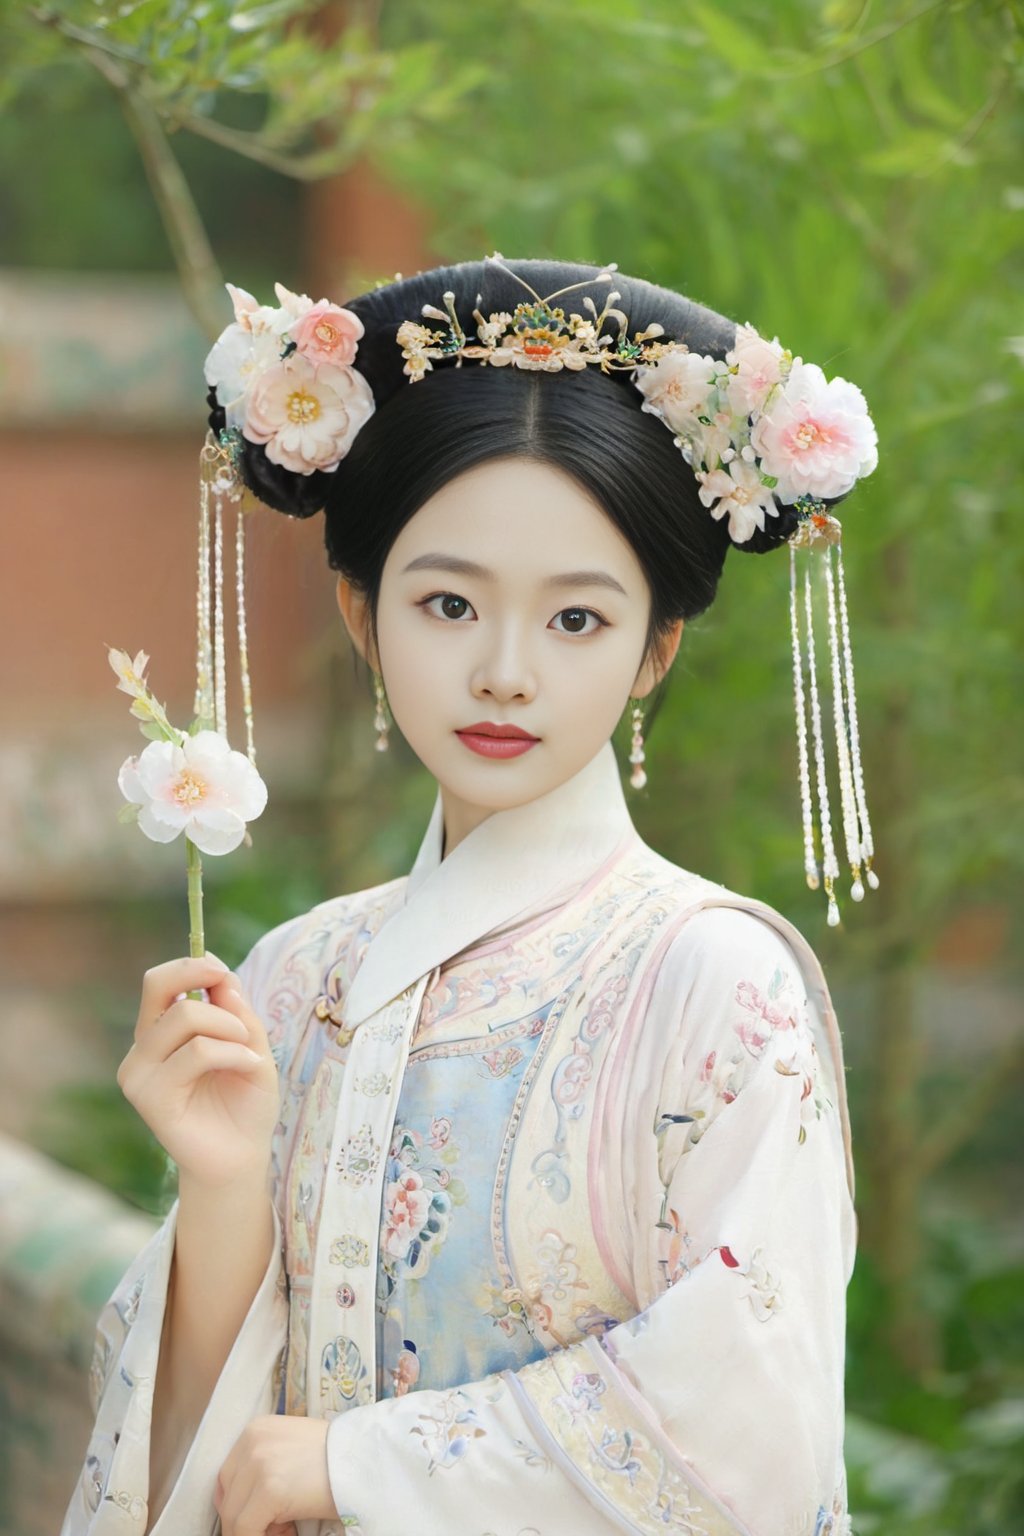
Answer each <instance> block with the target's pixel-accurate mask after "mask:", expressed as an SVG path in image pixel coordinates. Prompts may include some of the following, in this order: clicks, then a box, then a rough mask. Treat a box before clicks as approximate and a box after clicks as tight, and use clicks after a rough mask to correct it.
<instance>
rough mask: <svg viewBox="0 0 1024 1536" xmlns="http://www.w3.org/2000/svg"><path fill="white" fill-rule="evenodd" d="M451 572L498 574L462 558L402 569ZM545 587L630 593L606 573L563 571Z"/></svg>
mask: <svg viewBox="0 0 1024 1536" xmlns="http://www.w3.org/2000/svg"><path fill="white" fill-rule="evenodd" d="M428 570H429V571H448V572H449V574H450V575H453V576H476V577H478V578H479V579H480V580H481V581H496V580H497V577H496V576H495V573H494V572H493V571H491V570H488V568H487V567H486V566H485V565H477V563H476V561H475V560H464V559H463V558H462V557H461V556H460V555H442V554H428V555H417V556H416V559H415V560H410V561H409V564H408V565H406V566H403V567H402V575H403V576H405V575H406V574H407V573H408V572H409V571H428ZM541 586H542V587H609V588H611V590H612V591H613V592H621V593H622V595H623V597H628V596H629V593H628V592H627V591H626V589H625V587H624V586H623V585H622V583H621V582H618V581H616V580H615V577H614V576H609V574H608V572H607V571H563V572H562V573H561V574H560V575H558V576H546V577H545V578H544V580H543V581H542V582H541Z"/></svg>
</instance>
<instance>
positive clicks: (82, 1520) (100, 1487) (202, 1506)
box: [61, 918, 301, 1536]
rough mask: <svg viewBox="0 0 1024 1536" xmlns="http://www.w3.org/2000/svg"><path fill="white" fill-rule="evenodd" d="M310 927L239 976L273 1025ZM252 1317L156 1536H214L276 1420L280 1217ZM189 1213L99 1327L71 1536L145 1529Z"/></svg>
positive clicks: (136, 1267) (166, 1223) (164, 1233)
mask: <svg viewBox="0 0 1024 1536" xmlns="http://www.w3.org/2000/svg"><path fill="white" fill-rule="evenodd" d="M300 923H301V918H298V919H296V918H293V919H289V920H288V921H287V922H285V923H282V924H280V925H279V926H278V927H277V928H274V929H271V930H270V931H269V932H268V933H266V934H264V935H263V937H262V938H260V939H259V940H258V941H257V942H256V944H255V945H254V946H253V947H252V949H251V950H250V951H249V954H248V955H247V956H246V958H245V959H244V960H243V962H242V963H241V965H239V966H238V967H236V974H237V975H238V977H239V979H240V980H241V982H242V987H243V991H244V992H245V994H246V996H247V997H248V998H249V1000H250V1001H251V1003H252V1005H253V1007H254V1009H255V1011H256V1012H257V1013H259V1014H260V1016H261V1018H265V1014H264V1011H263V1000H264V994H265V990H266V987H267V985H268V983H269V981H270V978H271V976H272V975H273V974H274V972H275V970H276V967H277V964H278V962H279V960H280V959H281V957H282V956H283V955H285V954H286V953H287V952H288V950H289V947H290V945H291V944H292V943H293V942H294V939H295V932H296V928H297V926H298V925H299V924H300ZM269 1192H271V1193H273V1194H274V1195H275V1198H274V1202H273V1203H274V1212H273V1221H274V1247H273V1251H272V1256H271V1258H270V1261H269V1262H268V1264H267V1268H266V1272H265V1274H264V1276H263V1278H262V1280H261V1281H260V1284H259V1287H258V1289H257V1291H256V1294H255V1296H254V1297H253V1300H252V1305H251V1306H250V1308H249V1311H248V1313H247V1314H246V1317H245V1320H244V1321H243V1323H242V1326H241V1328H240V1330H239V1332H238V1334H237V1336H236V1338H235V1342H234V1344H233V1345H232V1348H231V1351H230V1353H229V1355H228V1358H227V1360H226V1361H225V1363H224V1369H223V1370H222V1371H221V1374H220V1376H219V1377H218V1379H217V1381H216V1383H215V1384H214V1388H213V1392H212V1394H211V1397H210V1400H209V1402H208V1404H207V1407H206V1410H205V1412H204V1414H203V1417H202V1419H201V1420H200V1423H199V1426H198V1428H197V1430H196V1433H195V1436H194V1438H193V1440H192V1443H191V1445H190V1447H189V1449H188V1451H187V1453H186V1456H185V1459H184V1461H183V1463H182V1466H181V1469H180V1471H179V1473H178V1476H177V1478H176V1480H175V1483H174V1486H173V1488H172V1489H171V1492H170V1494H169V1496H168V1499H167V1503H166V1504H165V1506H164V1509H163V1510H162V1512H161V1514H160V1517H159V1519H158V1520H157V1522H156V1525H155V1526H154V1527H153V1532H152V1536H185V1533H186V1532H187V1533H188V1536H210V1533H212V1532H213V1531H214V1529H215V1525H216V1522H217V1520H218V1516H217V1513H216V1510H215V1508H214V1504H213V1496H214V1492H215V1490H216V1483H217V1475H218V1473H219V1472H220V1469H221V1466H222V1465H223V1463H224V1461H225V1459H226V1457H227V1455H228V1453H229V1452H230V1450H231V1448H232V1446H233V1445H234V1444H235V1441H236V1440H237V1439H238V1437H239V1435H240V1434H241V1432H242V1430H243V1429H244V1428H245V1426H246V1424H247V1423H248V1422H249V1421H250V1420H251V1419H252V1418H254V1417H255V1416H256V1415H258V1414H263V1413H273V1412H274V1407H275V1400H276V1393H277V1383H278V1377H279V1374H280V1371H281V1364H282V1354H283V1351H284V1349H285V1347H286V1343H287V1335H288V1303H287V1292H286V1279H285V1269H284V1257H283V1252H282V1240H281V1217H280V1214H279V1210H278V1208H277V1206H278V1201H277V1198H276V1191H269ZM177 1216H178V1201H177V1200H175V1202H174V1204H173V1205H172V1207H171V1209H170V1211H169V1212H168V1213H167V1216H166V1217H165V1218H164V1220H163V1222H162V1223H161V1225H160V1226H159V1227H158V1228H157V1230H156V1231H155V1232H154V1233H153V1235H152V1237H151V1238H150V1239H149V1241H148V1242H147V1243H146V1245H145V1246H144V1248H143V1249H142V1250H141V1252H140V1253H139V1254H138V1255H137V1256H136V1258H135V1259H134V1260H133V1261H132V1263H131V1264H130V1265H129V1267H128V1269H127V1270H126V1271H125V1273H124V1275H123V1276H122V1277H121V1279H120V1280H119V1281H118V1283H117V1285H116V1287H115V1289H114V1292H113V1294H112V1295H111V1297H110V1299H109V1300H108V1301H107V1302H106V1304H105V1305H104V1307H103V1309H102V1311H101V1312H100V1315H99V1318H98V1320H97V1324H96V1336H95V1346H94V1351H93V1359H92V1368H91V1370H90V1373H89V1389H88V1390H89V1401H90V1404H91V1407H92V1410H93V1414H94V1416H95V1422H94V1425H93V1432H92V1435H91V1437H90V1440H89V1443H88V1446H87V1448H86V1453H85V1460H84V1464H83V1467H82V1471H81V1474H80V1476H79V1479H78V1482H77V1484H76V1486H75V1489H74V1492H73V1494H72V1496H71V1500H70V1503H69V1505H68V1508H67V1512H66V1514H65V1516H64V1523H63V1525H62V1526H61V1536H107V1533H113V1532H117V1533H123V1532H125V1531H137V1532H140V1533H141V1532H142V1531H144V1530H145V1528H146V1518H147V1498H148V1494H149V1460H150V1416H151V1412H152V1405H153V1390H154V1386H155V1382H156V1371H157V1364H158V1361H159V1357H160V1340H161V1334H162V1331H163V1325H164V1314H165V1308H166V1304H167V1288H168V1280H169V1277H170V1272H171V1261H172V1258H173V1254H174V1239H175V1230H176V1226H177Z"/></svg>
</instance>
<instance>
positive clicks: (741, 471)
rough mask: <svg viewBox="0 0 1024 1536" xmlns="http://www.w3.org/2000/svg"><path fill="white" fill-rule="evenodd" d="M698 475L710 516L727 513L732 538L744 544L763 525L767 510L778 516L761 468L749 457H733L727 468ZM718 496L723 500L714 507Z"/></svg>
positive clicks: (716, 516) (735, 541)
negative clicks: (762, 478) (713, 503)
mask: <svg viewBox="0 0 1024 1536" xmlns="http://www.w3.org/2000/svg"><path fill="white" fill-rule="evenodd" d="M697 478H698V479H699V480H700V482H701V487H700V491H699V492H698V494H699V496H700V499H701V501H702V502H703V503H704V505H705V506H706V507H711V516H712V517H713V518H715V519H716V521H720V520H721V519H722V518H723V517H725V516H726V515H728V518H729V537H730V538H731V539H732V540H733V542H734V543H736V544H745V543H746V542H747V540H748V539H749V538H750V536H751V534H752V533H753V532H754V529H755V528H763V527H764V519H765V513H768V514H769V516H771V517H778V515H779V509H778V507H777V506H776V505H775V503H774V501H773V500H772V493H771V490H770V488H769V487H768V486H767V485H764V484H763V483H762V481H761V475H760V472H759V470H758V469H757V468H756V467H755V466H754V465H753V464H748V463H747V461H746V459H742V458H738V457H737V458H733V459H730V460H729V465H728V468H726V469H714V470H712V471H711V472H710V474H698V477H697ZM716 498H720V499H719V500H718V501H717V504H716V505H715V506H712V505H711V504H712V502H714V501H715V500H716Z"/></svg>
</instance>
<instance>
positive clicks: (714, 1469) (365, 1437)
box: [62, 742, 857, 1536]
mask: <svg viewBox="0 0 1024 1536" xmlns="http://www.w3.org/2000/svg"><path fill="white" fill-rule="evenodd" d="M443 839H444V825H443V815H442V807H441V799H440V794H438V797H437V800H436V802H435V805H434V810H433V813H432V816H431V819H430V823H429V826H428V828H427V831H426V834H425V836H424V838H423V842H422V844H421V846H420V849H419V852H418V854H417V857H416V861H415V863H414V865H413V868H412V870H411V872H410V874H409V875H408V876H403V877H401V878H399V879H396V880H392V881H389V882H387V883H385V884H382V885H379V886H376V887H373V888H372V889H369V890H365V891H360V892H357V893H354V894H350V895H345V896H340V897H336V898H333V899H331V900H328V901H325V902H322V903H320V904H319V905H317V906H315V907H314V908H313V909H312V910H311V911H309V912H306V913H302V914H300V915H298V916H296V917H294V918H291V919H289V920H288V921H286V922H284V923H282V924H280V925H279V926H278V927H276V928H275V929H273V930H271V931H270V932H269V933H267V934H265V935H264V936H263V937H262V938H261V939H260V940H259V941H258V942H257V943H256V945H255V946H254V947H253V949H252V950H251V952H250V954H249V955H248V956H247V958H246V960H245V961H244V962H243V964H242V966H241V967H240V969H239V974H240V976H241V978H242V980H243V984H244V986H245V989H246V992H247V994H248V996H249V998H250V1000H251V1002H252V1004H253V1006H254V1007H255V1009H256V1010H257V1011H258V1012H259V1014H260V1016H261V1018H262V1019H263V1021H264V1023H265V1025H266V1027H267V1031H268V1035H269V1038H270V1042H271V1048H272V1050H273V1053H274V1057H275V1060H276V1062H277V1065H278V1070H279V1076H280V1086H281V1113H280V1118H279V1121H278V1125H277V1128H276V1131H275V1134H274V1141H273V1155H272V1179H271V1184H272V1195H273V1208H274V1232H275V1251H274V1254H273V1256H272V1259H271V1262H270V1264H269V1265H268V1268H267V1271H266V1273H265V1275H264V1277H263V1280H262V1282H261V1284H260V1286H259V1289H258V1291H257V1293H256V1295H255V1297H254V1299H253V1302H252V1305H251V1307H250V1310H249V1313H248V1315H247V1316H246V1318H245V1321H244V1322H243V1324H242V1327H241V1329H240V1331H239V1334H238V1336H237V1338H236V1340H235V1343H234V1345H233V1347H232V1350H231V1352H230V1355H229V1357H228V1359H227V1361H226V1363H225V1366H224V1369H223V1371H222V1373H221V1375H220V1377H219V1379H218V1381H217V1383H216V1385H215V1388H214V1391H213V1394H212V1396H211V1399H210V1402H209V1404H208V1406H207V1408H206V1411H205V1413H204V1415H203V1417H202V1420H201V1422H200V1423H199V1425H198V1426H197V1428H196V1432H195V1437H194V1439H193V1441H192V1444H191V1446H190V1449H189V1451H188V1454H187V1457H186V1460H185V1462H184V1465H183V1467H182V1469H181V1471H180V1473H179V1475H178V1478H177V1481H176V1482H175V1484H174V1486H173V1488H172V1490H171V1492H170V1495H169V1498H168V1502H167V1504H166V1506H165V1508H164V1510H163V1512H162V1514H161V1516H160V1518H159V1520H158V1521H157V1523H156V1525H155V1527H154V1531H153V1536H216V1533H217V1532H218V1530H219V1520H218V1517H217V1515H216V1511H215V1509H214V1506H213V1495H214V1490H215V1486H216V1481H217V1474H218V1472H219V1470H220V1467H221V1465H222V1463H223V1461H224V1460H225V1458H226V1457H227V1455H228V1453H229V1451H230V1450H231V1448H232V1446H233V1445H234V1443H235V1442H236V1440H237V1439H238V1436H239V1435H240V1434H241V1432H242V1430H243V1429H244V1427H245V1425H246V1423H247V1422H248V1421H249V1420H250V1419H251V1418H252V1417H254V1416H256V1415H258V1414H264V1413H273V1412H275V1411H276V1412H283V1413H289V1414H308V1415H313V1416H320V1417H323V1418H326V1419H328V1420H329V1430H328V1436H327V1459H328V1473H329V1477H330V1483H331V1490H332V1495H333V1497H334V1500H335V1503H336V1505H337V1512H338V1513H337V1519H336V1520H334V1521H301V1522H299V1536H341V1533H342V1532H343V1531H347V1532H348V1533H349V1536H352V1533H355V1536H359V1533H362V1536H400V1533H404V1532H406V1531H411V1530H415V1531H416V1532H417V1533H418V1536H603V1533H605V1532H633V1533H635V1532H645V1533H658V1536H664V1533H665V1532H673V1531H674V1532H685V1533H687V1536H725V1533H729V1536H735V1533H743V1536H848V1533H849V1529H850V1527H849V1516H848V1512H847V1504H846V1480H845V1470H844V1462H843V1411H844V1379H843V1371H844V1350H845V1294H846V1287H847V1284H848V1282H849V1279H850V1275H851V1273H852V1269H853V1263H854V1255H855V1248H856V1232H857V1221H856V1214H855V1210H854V1175H853V1162H852V1154H851V1144H850V1128H849V1118H848V1109H847V1102H846V1091H845V1082H844V1068H843V1056H842V1045H841V1038H840V1034H839V1029H838V1026H837V1022H836V1019H835V1014H834V1010H833V1007H832V1003H831V1000H830V997H829V992H828V988H827V985H826V982H825V978H824V975H823V973H822V970H821V967H820V964H819V962H818V961H817V959H816V957H815V955H814V953H813V951H812V950H811V948H810V947H809V945H808V944H807V942H806V940H805V939H804V938H803V936H802V935H801V934H800V933H799V931H798V930H797V929H796V928H795V927H794V926H793V925H792V924H791V923H789V922H788V921H787V920H786V919H785V918H784V917H782V916H781V914H779V913H778V912H777V911H775V910H774V909H773V908H771V907H770V906H768V905H766V904H764V903H762V902H759V901H757V900H755V899H753V898H750V897H746V896H743V895H740V894H738V893H737V892H734V891H731V890H728V889H727V888H725V887H724V886H722V885H719V884H716V883H715V882H713V881H711V880H707V879H705V878H703V877H701V876H700V875H697V874H695V873H692V872H690V871H688V870H685V869H683V868H681V867H679V866H677V865H675V864H672V863H671V862H670V861H669V860H667V859H665V858H663V857H662V856H661V855H659V854H658V853H656V852H655V851H654V850H653V849H651V848H650V847H649V846H647V845H646V844H645V843H644V842H643V840H642V839H641V838H640V836H639V834H638V833H637V831H636V829H635V827H634V826H633V824H632V821H631V819H630V816H629V812H628V809H627V806H626V802H625V798H624V795H623V791H622V786H621V782H620V779H619V770H618V766H617V763H616V759H615V755H614V751H613V748H612V745H611V743H610V742H609V743H606V745H605V746H604V747H603V748H602V750H601V751H600V752H599V753H598V754H597V755H596V756H595V758H594V759H593V760H592V761H591V762H590V763H589V764H587V765H586V766H585V767H584V768H583V769H582V770H581V771H580V772H579V773H578V774H577V775H575V776H574V778H572V779H570V780H569V781H567V782H566V783H565V784H563V785H560V786H559V787H558V788H557V789H555V790H553V791H552V792H550V793H549V794H547V795H544V796H542V797H540V798H539V799H537V800H534V801H532V802H531V803H530V804H528V805H524V806H520V807H515V808H513V809H510V810H505V811H499V812H495V813H493V814H492V815H491V816H489V817H488V818H487V819H486V820H485V821H484V822H482V823H481V824H480V825H479V826H478V827H477V828H475V829H474V830H473V832H471V833H470V834H469V835H468V836H467V837H466V838H464V839H463V841H462V842H461V843H459V844H458V845H457V846H456V847H455V848H454V849H453V850H452V852H451V853H450V854H449V855H447V856H446V857H444V858H442V851H443ZM176 1215H177V1202H175V1204H174V1206H173V1207H172V1209H171V1211H170V1212H169V1214H168V1215H167V1217H166V1219H165V1220H164V1222H163V1223H162V1225H161V1226H160V1228H159V1230H158V1231H156V1232H155V1233H154V1235H153V1237H152V1239H151V1240H150V1242H149V1243H148V1244H147V1245H146V1247H145V1248H144V1249H143V1251H142V1252H141V1253H140V1254H139V1255H138V1257H137V1259H136V1260H135V1261H134V1263H133V1264H132V1265H131V1266H130V1267H129V1269H128V1271H127V1272H126V1274H125V1275H124V1277H123V1278H122V1280H121V1281H120V1283H119V1285H118V1286H117V1288H116V1289H115V1291H114V1294H113V1295H112V1296H111V1298H110V1300H109V1301H108V1303H107V1305H106V1306H105V1307H104V1309H103V1311H102V1313H101V1315H100V1318H99V1320H98V1325H97V1334H96V1350H95V1354H94V1359H93V1367H92V1371H91V1373H90V1383H89V1389H90V1396H91V1401H92V1405H93V1408H94V1411H95V1415H96V1418H95V1427H94V1432H93V1436H92V1439H91V1441H90V1444H89V1447H88V1449H87V1452H86V1458H85V1463H84V1466H83V1469H82V1474H81V1477H80V1480H79V1483H78V1485H77V1487H76V1488H75V1490H74V1493H73V1495H72V1498H71V1502H70V1504H69V1507H68V1512H67V1516H66V1518H65V1522H64V1526H63V1529H62V1536H108V1533H113V1532H115V1531H117V1532H130V1531H132V1530H135V1531H138V1532H140V1533H141V1532H142V1531H143V1530H144V1529H145V1523H146V1507H147V1506H146V1499H147V1494H148V1463H149V1420H150V1412H151V1405H152V1395H153V1382H154V1378H155V1374H156V1366H157V1360H158V1355H159V1342H160V1334H161V1327H162V1323H163V1314H164V1306H165V1301H166V1295H167V1281H168V1275H169V1272H170V1266H171V1258H172V1254H173V1247H174V1233H175V1221H176Z"/></svg>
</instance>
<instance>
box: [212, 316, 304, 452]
mask: <svg viewBox="0 0 1024 1536" xmlns="http://www.w3.org/2000/svg"><path fill="white" fill-rule="evenodd" d="M275 313H276V311H275ZM283 345H284V344H283V342H282V340H281V337H280V335H279V334H278V333H277V332H276V331H274V330H273V329H272V328H270V327H269V326H264V327H261V328H260V329H259V330H257V331H252V330H250V329H249V328H248V327H247V326H245V325H240V324H239V323H238V322H237V321H236V322H235V324H234V325H229V326H227V327H226V328H225V329H224V330H223V331H221V333H220V335H219V336H218V338H217V340H216V341H215V342H214V344H213V346H212V347H211V348H210V351H209V352H208V353H207V355H206V362H205V363H204V364H203V374H204V377H205V379H206V382H207V384H212V385H213V386H214V387H215V389H216V391H217V400H218V402H219V403H220V405H222V406H223V407H224V413H225V416H226V418H227V425H228V426H229V427H242V426H244V424H245V412H246V398H247V396H248V394H249V391H250V390H251V388H252V386H253V384H254V383H255V381H256V379H258V378H259V377H260V375H261V374H262V373H265V372H266V370H267V369H268V368H272V367H273V366H274V364H275V363H279V362H280V360H281V352H282V349H283Z"/></svg>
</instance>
